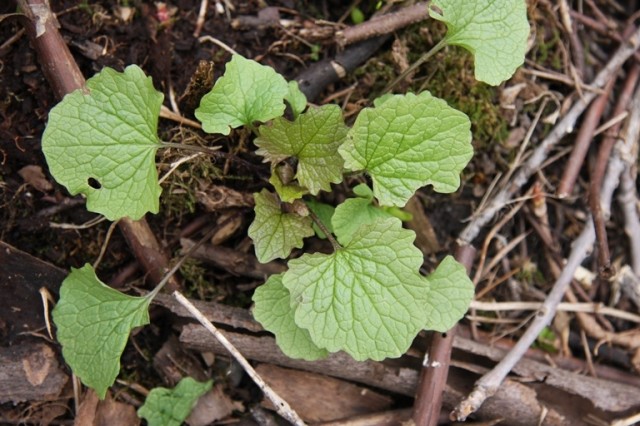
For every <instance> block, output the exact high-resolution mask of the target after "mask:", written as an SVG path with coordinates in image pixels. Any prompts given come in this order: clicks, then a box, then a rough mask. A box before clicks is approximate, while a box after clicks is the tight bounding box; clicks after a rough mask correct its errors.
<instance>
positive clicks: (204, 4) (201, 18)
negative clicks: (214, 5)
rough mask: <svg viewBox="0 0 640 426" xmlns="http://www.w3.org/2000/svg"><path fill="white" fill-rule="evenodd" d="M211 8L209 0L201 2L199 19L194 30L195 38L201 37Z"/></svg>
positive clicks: (201, 0)
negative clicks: (208, 10)
mask: <svg viewBox="0 0 640 426" xmlns="http://www.w3.org/2000/svg"><path fill="white" fill-rule="evenodd" d="M208 8H209V0H200V10H199V11H198V19H196V28H195V29H194V30H193V36H194V37H195V38H198V37H200V32H202V27H203V26H204V21H205V20H206V19H207V9H208Z"/></svg>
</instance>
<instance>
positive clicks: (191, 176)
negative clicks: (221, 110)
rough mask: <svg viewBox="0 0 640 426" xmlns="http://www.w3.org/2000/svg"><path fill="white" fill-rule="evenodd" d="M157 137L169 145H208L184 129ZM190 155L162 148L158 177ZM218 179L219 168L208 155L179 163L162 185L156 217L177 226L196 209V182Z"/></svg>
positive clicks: (178, 150) (209, 143)
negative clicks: (158, 216) (164, 218)
mask: <svg viewBox="0 0 640 426" xmlns="http://www.w3.org/2000/svg"><path fill="white" fill-rule="evenodd" d="M161 138H162V139H163V140H168V141H169V142H172V143H182V144H185V145H199V146H211V141H208V140H205V139H203V138H202V137H201V136H200V135H199V134H198V133H196V132H194V131H191V130H190V129H187V128H184V127H180V128H177V129H170V130H169V131H167V132H166V134H163V135H161ZM192 154H193V152H191V151H187V150H180V149H173V148H171V149H162V150H161V151H160V152H159V155H160V158H159V162H158V163H159V166H160V170H161V173H160V174H161V176H164V174H166V173H167V172H168V171H169V170H170V169H171V167H172V166H171V165H172V164H173V163H175V162H177V161H180V160H182V159H184V158H185V157H189V156H191V155H192ZM221 176H222V170H221V168H220V167H219V166H218V165H217V164H216V163H215V159H214V158H212V157H211V156H208V155H199V156H196V157H194V158H192V159H190V160H188V161H186V162H184V163H182V164H180V165H179V166H178V167H177V168H176V169H175V170H174V171H173V172H172V173H171V175H169V177H168V178H167V179H166V180H165V181H164V182H163V184H162V186H163V190H162V195H161V197H160V205H161V206H162V208H161V209H160V210H161V211H160V214H161V215H163V216H164V217H167V218H172V220H174V221H175V222H174V223H175V224H180V223H181V222H182V218H183V216H185V215H186V214H190V213H193V212H194V211H195V209H196V203H197V198H196V191H197V190H198V188H199V187H200V185H199V182H200V181H205V182H208V181H210V180H211V179H214V178H220V177H221Z"/></svg>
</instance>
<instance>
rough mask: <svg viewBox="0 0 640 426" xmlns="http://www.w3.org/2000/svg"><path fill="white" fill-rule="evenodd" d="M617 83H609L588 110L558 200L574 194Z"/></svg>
mask: <svg viewBox="0 0 640 426" xmlns="http://www.w3.org/2000/svg"><path fill="white" fill-rule="evenodd" d="M615 81H616V80H615V78H612V79H611V80H609V82H607V84H606V86H605V88H604V93H603V94H601V95H600V96H598V97H597V98H596V100H595V101H594V102H593V103H592V104H591V105H590V106H589V108H588V110H587V113H586V115H585V117H584V120H583V121H582V125H581V126H580V131H579V132H578V135H577V136H576V140H575V142H574V144H573V150H572V151H571V156H570V157H569V159H568V160H567V166H566V168H565V169H564V173H563V174H562V178H561V179H560V183H559V184H558V189H557V191H556V194H557V196H558V198H566V197H568V196H570V195H571V193H572V192H573V187H574V185H575V182H576V179H577V177H578V174H579V173H580V169H582V164H583V163H584V159H585V157H586V156H587V151H588V150H589V145H591V141H592V140H593V133H594V131H595V129H596V127H598V124H599V123H600V118H601V117H602V114H603V113H604V109H605V107H606V106H607V101H608V100H609V96H611V91H612V90H613V86H614V85H615Z"/></svg>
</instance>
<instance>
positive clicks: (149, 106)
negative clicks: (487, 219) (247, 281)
mask: <svg viewBox="0 0 640 426" xmlns="http://www.w3.org/2000/svg"><path fill="white" fill-rule="evenodd" d="M462 3H464V5H462V7H461V4H462ZM467 3H468V4H467ZM430 14H431V16H432V17H433V18H435V19H439V20H442V21H444V22H445V23H446V25H447V27H448V33H447V36H446V38H445V40H444V42H446V43H448V44H450V45H459V46H462V47H464V48H466V49H468V50H470V51H471V52H472V53H473V54H474V55H475V61H476V76H477V78H478V79H481V80H483V81H486V82H488V83H490V84H497V83H499V82H501V81H503V80H505V79H506V78H508V77H509V76H511V75H512V73H513V72H514V71H515V69H516V68H517V67H518V66H519V65H520V64H522V62H523V60H524V52H525V49H526V38H527V35H528V24H527V21H526V8H525V2H524V1H523V0H473V1H470V2H456V1H451V0H434V1H432V2H431V9H430ZM440 45H441V44H439V46H440ZM162 99H163V96H162V94H160V93H158V92H157V91H156V90H155V89H154V88H153V85H152V82H151V80H150V78H148V77H146V76H145V75H144V73H143V72H142V70H141V69H140V68H139V67H137V66H135V65H132V66H129V67H127V68H126V69H125V71H124V72H123V73H118V72H116V71H114V70H110V69H105V70H103V71H102V72H101V73H99V74H98V75H96V76H94V77H93V78H91V79H90V80H88V81H87V91H78V92H74V93H72V94H70V95H68V96H66V97H65V98H64V99H63V101H62V102H61V103H60V104H58V105H57V106H56V107H54V108H53V109H52V111H51V113H50V117H49V123H48V125H47V128H46V130H45V132H44V134H43V138H42V147H43V151H44V154H45V157H46V159H47V162H48V164H49V168H50V171H51V173H52V175H53V176H54V177H55V178H56V180H58V181H59V182H60V183H62V184H63V185H65V186H66V187H67V189H68V190H69V192H70V193H71V194H78V193H82V194H84V195H85V196H86V197H87V208H88V209H89V210H91V211H96V212H99V213H101V214H103V215H105V216H106V217H107V218H108V219H110V220H116V219H119V218H121V217H130V218H132V219H139V218H140V217H142V216H143V215H144V214H145V213H146V212H152V213H155V212H157V211H158V210H159V196H160V192H161V187H160V185H159V184H158V178H157V172H156V167H155V153H156V151H157V149H158V148H161V147H162V146H163V142H161V141H160V140H159V139H158V136H157V123H158V114H159V109H160V105H161V103H162ZM195 115H196V117H197V118H198V119H199V120H200V121H201V122H202V127H203V129H204V130H205V131H206V132H209V133H218V134H222V135H228V134H230V133H231V131H232V130H233V129H237V128H239V127H245V128H247V129H250V130H251V131H252V132H253V133H254V135H255V139H254V143H255V145H256V146H257V151H256V153H257V154H258V155H260V156H262V157H263V159H264V161H265V162H266V163H268V164H269V167H270V170H271V177H270V179H269V185H268V187H266V188H265V189H263V190H262V191H261V192H258V193H256V194H254V198H255V220H254V221H253V223H252V224H251V226H250V227H249V230H248V234H249V236H250V237H251V238H252V239H253V241H254V246H255V251H256V256H257V258H258V260H260V261H261V262H269V261H271V260H273V259H277V258H282V259H287V258H289V257H291V253H292V251H293V250H294V249H299V248H302V247H304V243H305V239H306V238H309V237H312V236H313V235H316V236H317V237H318V238H324V239H327V240H328V241H329V242H330V243H331V247H332V251H331V252H330V253H303V254H302V255H300V256H299V257H296V258H294V259H291V260H289V262H288V270H287V271H286V272H284V273H282V274H277V275H273V276H271V277H269V278H268V279H267V281H266V283H265V284H264V285H263V286H261V287H259V288H258V289H257V290H256V291H255V294H254V297H253V300H254V303H255V306H254V310H253V313H254V316H255V318H256V319H257V320H258V321H260V322H261V323H262V324H263V326H264V327H265V328H266V329H267V330H269V331H271V332H273V333H274V334H275V335H276V339H277V342H278V344H279V345H280V347H281V349H282V350H283V352H285V353H286V354H288V355H289V356H291V357H297V358H304V359H308V360H312V359H318V358H321V357H324V356H326V355H327V354H328V353H330V352H335V351H346V352H347V353H349V354H350V355H351V356H353V357H354V358H355V359H358V360H364V359H374V360H380V359H383V358H386V357H397V356H400V355H402V354H403V353H404V352H405V351H406V350H407V348H408V347H409V345H410V344H411V342H412V340H413V338H414V337H415V336H416V334H417V333H418V332H420V330H423V329H429V330H436V331H442V332H444V331H446V330H448V329H449V328H450V327H452V326H453V325H454V324H455V322H456V321H458V320H459V319H460V318H461V317H462V315H463V314H464V312H465V311H466V310H467V307H468V305H469V302H470V300H471V299H472V297H473V286H472V285H471V282H470V281H469V279H468V277H467V275H466V272H465V270H464V268H463V267H462V266H461V265H460V264H458V263H457V262H456V261H455V260H454V259H453V258H451V257H446V258H445V259H444V260H443V261H442V262H441V263H440V265H439V266H438V267H437V269H436V270H435V271H434V272H433V273H432V274H431V275H429V276H423V275H422V274H421V273H420V268H421V266H422V263H423V256H422V254H421V252H420V251H419V250H418V249H417V248H416V247H415V246H414V245H413V241H414V239H415V234H414V233H413V231H410V230H407V229H405V228H404V227H403V224H402V220H408V219H409V217H408V216H407V214H406V213H405V212H404V211H402V207H403V206H404V205H405V204H406V203H407V201H408V200H409V199H410V198H411V197H412V196H413V195H414V194H415V192H416V191H417V190H418V189H419V188H421V187H423V186H426V185H431V186H432V187H433V189H434V190H435V191H439V192H445V193H450V192H453V191H456V190H457V189H458V187H459V185H460V178H459V175H460V173H461V171H462V169H463V168H464V167H465V166H466V164H467V163H468V162H469V160H470V159H471V157H472V155H473V149H472V147H471V132H470V123H469V119H468V118H467V116H466V115H465V114H463V113H461V112H460V111H457V110H455V109H453V108H451V107H450V106H448V105H447V104H446V102H444V101H443V100H441V99H438V98H435V97H433V96H432V95H431V94H430V93H429V92H426V91H425V92H422V93H418V94H413V93H409V94H406V95H386V96H383V97H380V98H378V99H376V100H375V101H374V103H373V106H370V107H367V108H364V109H363V110H362V111H361V112H360V113H359V114H358V116H357V117H356V119H355V121H354V123H353V125H351V126H347V125H346V124H345V123H344V121H343V117H342V113H341V111H340V108H339V107H338V106H336V105H322V106H319V107H316V106H307V102H306V98H305V96H304V95H303V94H302V92H301V91H300V89H299V88H298V86H297V83H295V82H287V81H286V80H285V79H284V78H283V77H282V76H281V75H279V74H277V73H276V72H275V71H274V70H273V69H271V68H270V67H268V66H264V65H261V64H259V63H257V62H255V61H252V60H249V59H246V58H244V57H242V56H239V55H233V57H232V59H231V61H230V62H229V63H228V64H227V65H226V70H225V73H224V75H223V76H222V77H221V78H220V79H218V81H217V82H216V84H215V85H214V87H213V88H212V90H211V91H210V92H209V93H208V94H207V95H205V96H204V97H203V98H202V100H201V104H200V106H199V108H198V109H197V110H196V112H195ZM346 174H348V175H349V176H352V177H358V178H359V180H358V181H359V182H361V183H360V184H357V185H355V186H354V187H353V188H351V189H350V190H349V192H348V193H349V194H351V193H352V194H353V196H352V197H350V198H347V199H346V200H345V201H344V202H342V203H341V204H339V205H337V206H332V205H328V204H324V203H322V202H320V201H319V196H320V195H321V192H328V191H331V190H332V188H333V186H332V185H335V184H343V187H344V186H347V184H350V183H351V182H353V181H354V180H357V179H348V180H345V175H346ZM362 182H366V183H362ZM369 183H370V184H369ZM265 186H267V185H265ZM157 291H159V288H156V289H155V290H154V291H153V292H151V293H149V294H148V295H146V296H143V297H132V296H128V295H125V294H122V293H120V292H118V291H116V290H113V289H111V288H109V287H108V286H106V285H105V284H103V283H101V282H100V281H99V280H98V278H97V277H96V276H95V272H94V271H93V268H91V267H90V266H89V265H86V266H85V267H83V268H81V269H76V270H73V271H72V272H71V274H70V275H69V277H68V278H67V279H66V280H65V281H64V283H63V285H62V288H61V298H60V302H59V303H58V305H57V306H56V308H55V309H54V312H53V318H54V322H55V323H56V326H57V328H58V339H59V341H60V343H61V344H62V347H63V355H64V357H65V360H66V361H67V363H68V364H69V365H70V366H71V368H72V369H73V371H74V372H75V373H76V374H77V375H78V377H80V379H81V380H82V382H83V383H85V384H86V385H87V386H90V387H92V388H94V389H95V390H96V392H97V393H98V395H99V396H100V397H104V396H105V394H106V391H107V389H108V387H109V386H111V385H112V384H113V382H114V381H115V378H116V377H117V374H118V371H119V369H120V356H121V355H122V352H123V350H124V346H125V344H126V341H127V339H128V336H129V333H130V331H131V330H132V329H133V328H135V327H139V326H142V325H144V324H147V323H148V322H149V317H148V307H149V304H150V302H151V300H152V298H153V297H154V295H155V294H157ZM185 386H186V385H185ZM209 386H210V385H209ZM179 387H180V386H179ZM203 389H204V388H203ZM202 391H204V390H202ZM185 392H186V393H189V394H194V395H195V394H198V393H199V392H200V390H196V391H191V390H188V391H185ZM162 395H163V396H162V397H161V399H162V398H165V397H166V398H170V397H171V396H170V395H169V394H167V393H163V394H162ZM189 401H191V399H189ZM185 404H187V405H189V404H191V402H186V403H185ZM151 410H152V411H153V412H155V411H157V410H156V409H151ZM140 414H141V415H143V416H144V417H146V418H147V419H149V421H152V420H151V418H152V417H153V416H154V415H155V414H153V413H149V412H146V411H145V410H143V409H141V413H140ZM182 414H184V413H183V411H180V413H179V415H176V416H174V417H175V419H176V421H179V419H182V418H183V417H182ZM147 416H149V417H147ZM163 421H164V420H163ZM180 421H181V420H180Z"/></svg>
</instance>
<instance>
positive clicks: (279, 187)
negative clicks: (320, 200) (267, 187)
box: [269, 165, 309, 203]
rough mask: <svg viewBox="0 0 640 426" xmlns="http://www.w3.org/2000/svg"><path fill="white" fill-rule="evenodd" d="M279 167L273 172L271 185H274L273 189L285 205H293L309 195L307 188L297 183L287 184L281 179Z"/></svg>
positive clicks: (270, 180) (270, 179)
mask: <svg viewBox="0 0 640 426" xmlns="http://www.w3.org/2000/svg"><path fill="white" fill-rule="evenodd" d="M280 167H282V166H280V165H277V166H276V167H275V169H274V170H272V171H271V177H270V178H269V183H270V184H271V185H273V189H275V190H276V192H277V193H278V196H280V199H281V200H282V201H284V202H285V203H292V202H294V201H295V200H298V199H300V198H302V197H303V196H305V195H306V194H308V193H309V190H308V189H307V188H304V187H302V186H300V185H298V184H297V183H296V182H295V181H292V182H289V183H287V184H285V183H284V182H282V179H281V178H280V173H279V170H278V169H279V168H280Z"/></svg>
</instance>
